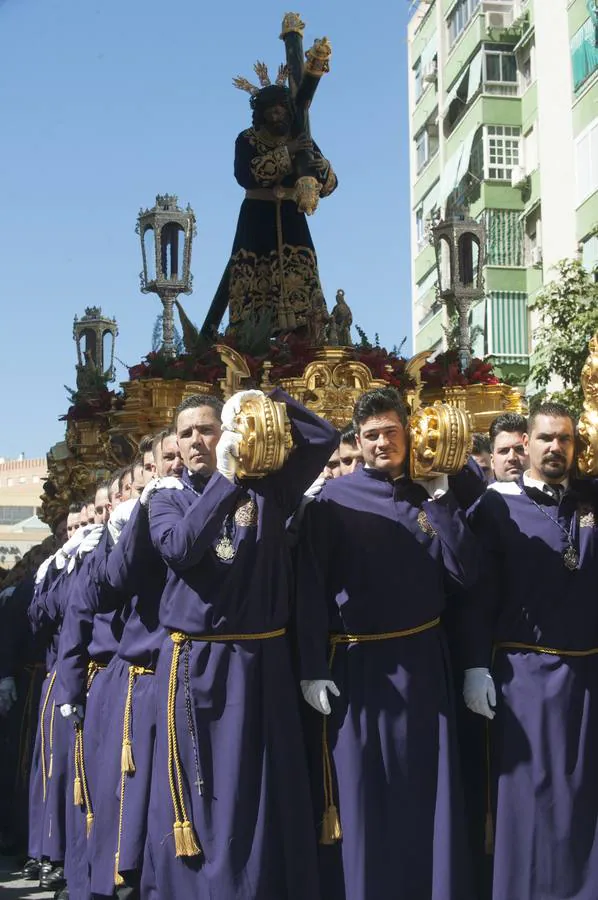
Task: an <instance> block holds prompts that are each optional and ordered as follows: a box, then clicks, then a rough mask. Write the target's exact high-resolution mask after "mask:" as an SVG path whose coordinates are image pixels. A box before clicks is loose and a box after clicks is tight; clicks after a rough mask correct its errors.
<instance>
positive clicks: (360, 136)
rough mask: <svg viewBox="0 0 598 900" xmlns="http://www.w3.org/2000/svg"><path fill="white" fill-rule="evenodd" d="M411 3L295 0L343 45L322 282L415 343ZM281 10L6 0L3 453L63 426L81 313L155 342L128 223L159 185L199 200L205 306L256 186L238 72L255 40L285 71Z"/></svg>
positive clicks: (327, 111) (1, 2)
mask: <svg viewBox="0 0 598 900" xmlns="http://www.w3.org/2000/svg"><path fill="white" fill-rule="evenodd" d="M408 7H409V4H408V2H407V0H375V2H372V3H357V2H355V0H353V2H351V3H346V2H340V0H327V2H321V0H320V2H317V0H302V2H301V3H300V4H297V5H296V9H297V11H299V12H301V14H302V16H303V19H304V21H305V22H306V23H307V28H306V34H305V45H306V47H308V46H309V45H311V43H312V41H313V39H314V38H316V37H321V36H323V35H326V36H327V37H328V38H329V40H330V41H331V43H332V47H333V57H332V66H331V72H330V74H329V75H327V76H326V78H325V79H324V81H323V82H322V84H321V85H320V88H319V91H318V96H317V97H316V100H315V102H314V107H313V111H312V132H313V134H314V137H315V138H316V140H317V141H318V143H319V145H320V146H321V148H322V150H323V152H324V153H325V154H326V155H327V156H328V157H329V158H330V160H331V161H332V163H333V166H334V168H335V170H336V171H337V173H338V176H339V182H340V186H339V189H338V191H337V192H336V194H335V195H334V196H333V197H331V198H330V199H327V200H326V201H325V202H322V204H321V206H320V209H319V210H318V212H317V213H316V215H315V216H314V217H313V218H312V219H311V220H310V227H311V229H312V234H313V238H314V241H315V245H316V249H317V252H318V257H319V264H320V273H321V277H322V282H323V287H324V292H325V294H326V297H327V299H328V301H329V304H330V303H332V302H333V301H334V294H335V292H336V290H337V289H338V288H341V287H342V288H344V290H345V292H346V297H347V300H348V302H349V304H350V305H351V307H352V309H353V321H354V322H356V323H357V324H359V325H361V327H363V328H364V329H365V331H366V332H367V334H368V335H369V336H370V337H373V335H374V333H375V332H378V333H379V334H380V339H381V342H382V344H384V345H385V346H388V347H391V346H392V345H394V344H399V343H400V342H401V340H402V339H403V337H404V336H405V335H407V336H408V344H407V349H408V350H410V349H411V335H410V311H409V278H410V275H409V173H408V138H407V63H406V25H407V17H408ZM292 8H293V9H295V7H292ZM286 11H288V7H287V6H285V5H284V4H281V3H280V2H279V0H277V2H274V0H259V2H257V3H251V4H249V3H245V2H240V0H228V2H225V0H222V2H220V3H206V2H201V0H169V2H164V0H162V2H158V0H0V60H1V62H0V68H1V77H0V109H1V110H2V140H1V141H0V171H1V172H2V189H1V190H2V194H1V196H2V201H1V202H2V213H1V215H0V258H1V259H2V262H3V265H2V280H1V282H0V290H1V291H2V329H1V330H0V367H1V368H0V375H1V383H2V386H3V403H2V406H3V412H4V415H3V421H2V430H1V432H0V456H6V457H13V456H16V455H17V454H18V453H19V452H21V451H22V452H24V453H25V454H26V456H28V457H31V456H39V455H43V454H45V452H46V450H47V449H48V448H49V447H50V446H51V445H52V444H53V443H54V442H56V441H58V440H61V439H62V437H63V434H64V424H63V423H61V422H59V421H58V416H59V415H60V414H61V413H63V412H65V411H66V409H67V406H68V403H67V397H66V392H65V389H64V385H65V384H66V385H69V386H74V383H75V356H76V354H75V344H74V342H73V340H72V323H73V318H74V316H75V314H79V315H81V314H82V313H83V311H84V308H85V307H86V306H89V305H99V306H101V307H102V310H103V311H104V312H105V313H107V314H109V315H114V316H116V318H117V320H118V325H119V331H120V334H119V337H118V339H117V346H116V355H117V357H118V358H119V360H122V361H123V362H124V363H125V364H127V365H134V364H135V363H137V362H139V361H140V360H141V358H142V357H143V356H144V355H145V354H146V353H147V352H148V351H149V350H150V349H151V336H152V330H153V324H154V321H155V318H156V315H157V314H158V312H159V301H158V299H157V297H155V296H153V295H143V294H141V293H140V291H139V278H138V273H139V271H140V268H141V260H140V250H139V245H138V238H137V236H136V234H135V231H134V227H135V221H136V217H137V213H138V211H139V208H140V206H144V207H146V206H152V205H153V203H154V198H155V196H156V194H157V193H175V194H177V195H178V197H179V202H180V203H181V204H182V205H186V204H187V202H189V203H191V205H192V207H193V208H194V210H195V213H196V216H197V220H198V236H197V239H196V241H195V245H194V249H193V261H192V270H193V275H194V292H193V294H191V295H190V296H189V297H187V298H183V301H184V304H185V307H186V309H187V312H188V314H189V315H190V317H191V318H192V319H193V321H195V322H196V323H197V324H201V321H203V316H204V314H205V312H206V310H207V308H208V306H209V304H210V301H211V299H212V296H213V293H214V291H215V289H216V287H217V285H218V282H219V280H220V277H221V275H222V271H223V269H224V266H225V265H226V261H227V258H228V255H229V253H230V248H231V245H232V240H233V236H234V231H235V226H236V219H237V215H238V210H239V206H240V203H241V200H242V191H241V189H240V188H239V187H238V185H237V184H236V182H235V181H234V178H233V174H232V163H233V145H234V140H235V137H236V135H237V133H238V132H239V131H241V130H242V129H243V128H245V127H247V125H248V124H249V119H250V110H249V106H248V97H247V95H246V94H244V93H242V92H240V91H237V90H235V89H234V88H233V87H232V85H231V80H232V78H233V76H234V75H237V74H241V75H245V76H246V77H250V76H251V75H252V65H253V63H254V61H255V60H256V59H263V60H265V61H266V62H267V63H268V64H269V66H270V71H271V72H274V71H275V70H276V67H277V65H278V63H279V62H282V61H283V59H284V46H283V44H282V42H281V41H279V40H278V35H279V31H280V23H281V20H282V16H283V14H284V13H285V12H286ZM126 377H127V375H126V369H125V368H123V366H121V365H119V366H118V367H117V381H123V380H125V379H126Z"/></svg>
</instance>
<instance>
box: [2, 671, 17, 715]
mask: <svg viewBox="0 0 598 900" xmlns="http://www.w3.org/2000/svg"><path fill="white" fill-rule="evenodd" d="M16 699H17V686H16V684H15V680H14V678H13V677H12V675H8V676H7V677H6V678H0V716H5V715H6V714H7V712H9V710H10V708H11V706H12V705H13V703H14V702H15V701H16Z"/></svg>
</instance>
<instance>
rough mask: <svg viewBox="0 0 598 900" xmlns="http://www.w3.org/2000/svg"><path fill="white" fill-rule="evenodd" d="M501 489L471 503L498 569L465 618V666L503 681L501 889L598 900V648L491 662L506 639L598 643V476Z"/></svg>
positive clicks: (510, 652) (504, 653) (497, 790)
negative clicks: (569, 556) (573, 557)
mask: <svg viewBox="0 0 598 900" xmlns="http://www.w3.org/2000/svg"><path fill="white" fill-rule="evenodd" d="M499 490H500V491H501V492H500V493H499V491H497V490H495V489H490V490H488V491H487V492H486V494H485V495H484V496H483V497H482V498H481V500H480V501H479V502H478V503H477V505H476V506H475V507H474V508H473V510H472V511H471V513H470V517H469V518H470V522H471V525H472V528H473V530H474V531H475V532H476V533H477V534H478V535H479V537H480V539H481V540H482V541H483V543H484V545H485V547H486V550H487V551H488V554H489V558H490V568H489V573H488V575H489V577H488V584H487V586H486V588H485V590H484V592H483V594H482V595H480V596H478V598H476V601H477V602H476V603H474V604H472V606H471V607H470V608H468V610H467V615H466V616H465V619H464V626H465V627H464V632H465V636H466V665H467V666H487V667H491V668H492V675H493V678H494V680H495V683H496V691H497V711H496V718H495V719H494V721H493V722H491V723H490V726H489V730H490V746H491V760H492V793H493V801H494V803H493V805H494V814H495V856H494V885H493V898H494V900H514V898H517V900H565V898H566V900H595V898H596V897H597V896H598V768H597V765H596V760H597V759H598V655H589V656H567V655H566V654H564V653H561V654H559V653H554V652H552V653H543V652H539V651H533V650H531V651H530V650H527V649H523V648H521V649H517V648H513V649H507V648H501V647H499V646H496V648H495V653H494V661H493V662H491V661H492V655H493V653H492V648H493V645H496V644H500V643H501V642H508V643H513V642H515V643H521V644H526V645H533V646H534V647H535V646H537V647H538V648H540V647H545V648H550V649H552V650H553V651H555V650H556V651H558V650H561V651H566V650H571V651H584V650H591V649H593V648H598V542H597V537H598V532H597V529H596V524H595V516H596V506H597V499H598V495H597V494H596V486H595V485H593V484H592V483H590V482H588V483H582V482H578V483H576V484H574V485H573V486H572V488H571V489H570V490H568V491H567V492H566V493H565V495H564V496H563V498H562V500H561V503H560V505H557V503H556V501H555V500H553V499H552V498H550V497H549V496H547V495H546V494H544V493H543V492H541V491H540V490H537V489H535V488H533V487H526V488H525V489H524V491H523V492H522V491H519V492H518V493H512V491H513V490H517V487H516V486H515V485H512V486H511V485H508V486H506V485H505V486H499ZM505 490H508V491H510V492H509V493H504V491H505ZM533 501H535V503H534V502H533ZM535 504H538V505H537V506H536V505H535ZM538 506H539V507H540V509H539V508H538ZM557 521H558V523H560V527H559V525H557V524H556V523H557ZM565 535H570V536H571V540H572V542H573V544H574V545H575V546H576V547H577V548H578V551H579V554H580V565H579V568H578V569H577V570H576V571H570V570H568V569H567V568H566V566H565V565H564V562H563V552H564V551H565V549H566V547H567V545H568V538H567V537H566V536H565Z"/></svg>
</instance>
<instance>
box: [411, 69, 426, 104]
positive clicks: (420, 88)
mask: <svg viewBox="0 0 598 900" xmlns="http://www.w3.org/2000/svg"><path fill="white" fill-rule="evenodd" d="M413 78H414V81H415V102H416V103H417V101H418V100H419V98H420V97H421V95H422V94H423V92H424V80H423V78H422V61H421V59H418V60H417V62H416V63H415V65H414V66H413Z"/></svg>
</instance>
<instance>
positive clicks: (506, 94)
mask: <svg viewBox="0 0 598 900" xmlns="http://www.w3.org/2000/svg"><path fill="white" fill-rule="evenodd" d="M597 39H598V10H597V4H596V2H595V0H570V2H567V0H420V2H419V3H417V5H416V8H415V11H414V14H413V16H412V18H411V20H410V23H409V28H408V48H409V49H408V59H409V110H410V137H411V213H412V224H411V246H412V291H413V293H412V318H413V335H414V344H415V350H416V352H418V351H420V350H424V349H428V348H429V349H431V350H433V351H438V350H441V349H442V348H443V345H444V342H445V336H444V332H443V328H442V326H443V324H445V312H444V310H443V308H442V307H441V304H440V303H439V301H438V299H437V296H436V270H435V255H434V249H433V247H432V246H431V244H430V243H429V229H430V224H431V222H432V221H433V220H434V217H435V216H437V215H441V214H447V213H448V214H450V212H451V209H452V208H455V206H457V205H462V204H463V203H466V204H467V205H468V206H469V210H470V214H471V215H472V216H474V217H475V218H476V219H478V220H483V221H484V223H485V225H486V266H485V271H484V278H485V288H486V296H485V298H484V299H483V300H482V301H481V302H480V303H478V304H477V305H476V307H475V308H474V309H473V310H472V317H471V318H472V325H473V326H479V327H478V328H477V329H476V332H477V334H478V337H477V339H476V341H475V345H474V350H475V352H476V354H478V355H483V356H485V357H488V358H490V360H491V361H492V362H493V364H494V365H495V367H496V368H497V370H498V371H499V372H502V373H503V374H507V373H509V374H512V375H515V376H516V377H517V378H518V380H520V381H521V382H522V383H523V382H525V380H526V375H527V370H528V367H529V359H530V354H531V352H532V349H533V348H532V335H533V328H534V321H533V317H532V316H531V315H530V309H529V306H530V303H531V302H532V301H533V298H534V296H535V295H536V293H537V292H538V291H539V290H540V289H541V287H542V285H543V284H544V283H546V282H547V281H550V280H551V278H552V277H553V271H552V269H553V266H554V264H555V263H556V262H557V261H558V260H560V259H563V258H565V257H573V256H576V255H578V254H580V255H581V257H582V259H583V261H584V264H585V265H587V266H588V268H593V267H594V266H595V265H596V264H598V237H597V235H596V233H595V232H598V75H597V72H598V48H597Z"/></svg>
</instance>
